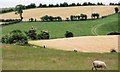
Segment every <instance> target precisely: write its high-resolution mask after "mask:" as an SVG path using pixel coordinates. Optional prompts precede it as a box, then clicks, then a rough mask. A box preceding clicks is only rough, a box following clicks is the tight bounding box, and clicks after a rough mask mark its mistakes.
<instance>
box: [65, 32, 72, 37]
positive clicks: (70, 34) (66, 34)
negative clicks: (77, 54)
mask: <svg viewBox="0 0 120 72" xmlns="http://www.w3.org/2000/svg"><path fill="white" fill-rule="evenodd" d="M65 37H66V38H68V37H73V33H72V32H70V31H66V33H65Z"/></svg>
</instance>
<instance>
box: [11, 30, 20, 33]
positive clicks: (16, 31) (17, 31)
mask: <svg viewBox="0 0 120 72" xmlns="http://www.w3.org/2000/svg"><path fill="white" fill-rule="evenodd" d="M10 33H22V31H21V30H13V31H11V32H10Z"/></svg>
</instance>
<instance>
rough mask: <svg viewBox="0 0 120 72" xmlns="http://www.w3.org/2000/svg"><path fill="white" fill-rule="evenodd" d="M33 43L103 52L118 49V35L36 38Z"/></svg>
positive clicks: (66, 48)
mask: <svg viewBox="0 0 120 72" xmlns="http://www.w3.org/2000/svg"><path fill="white" fill-rule="evenodd" d="M29 43H31V44H34V45H39V46H43V45H44V44H46V46H47V48H53V49H60V50H68V51H73V50H74V49H77V50H78V52H96V53H104V52H110V50H111V49H115V50H116V51H118V36H117V35H113V36H85V37H74V38H63V39H52V40H38V41H30V42H29Z"/></svg>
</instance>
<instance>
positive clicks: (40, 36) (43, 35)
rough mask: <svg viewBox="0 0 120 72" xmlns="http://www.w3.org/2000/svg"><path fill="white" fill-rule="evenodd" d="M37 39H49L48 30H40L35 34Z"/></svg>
mask: <svg viewBox="0 0 120 72" xmlns="http://www.w3.org/2000/svg"><path fill="white" fill-rule="evenodd" d="M37 38H38V39H49V38H50V35H49V32H48V31H44V30H42V31H41V33H40V34H38V35H37Z"/></svg>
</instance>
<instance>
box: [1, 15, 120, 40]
mask: <svg viewBox="0 0 120 72" xmlns="http://www.w3.org/2000/svg"><path fill="white" fill-rule="evenodd" d="M101 24H102V25H101ZM96 25H98V26H97V27H96ZM99 25H100V26H99ZM32 26H34V27H35V28H37V32H38V33H39V32H40V31H41V30H48V31H49V33H50V38H51V39H53V38H54V39H55V38H64V37H65V36H64V33H65V32H66V31H67V30H69V31H72V32H73V34H74V36H75V37H79V36H94V35H96V34H95V32H97V34H98V35H106V34H107V33H108V32H111V31H118V14H115V15H112V16H109V17H107V18H104V19H98V20H87V21H62V22H21V23H17V24H12V25H7V26H3V27H2V35H5V34H7V33H9V32H11V31H12V30H15V29H20V30H22V31H28V30H29V29H30V28H31V27H32Z"/></svg>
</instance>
